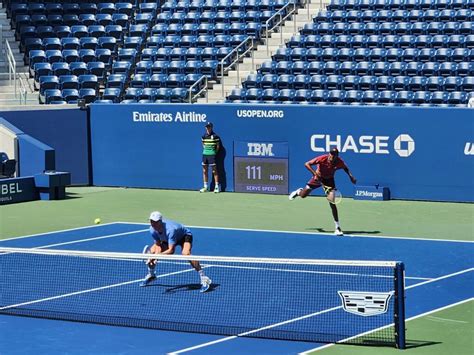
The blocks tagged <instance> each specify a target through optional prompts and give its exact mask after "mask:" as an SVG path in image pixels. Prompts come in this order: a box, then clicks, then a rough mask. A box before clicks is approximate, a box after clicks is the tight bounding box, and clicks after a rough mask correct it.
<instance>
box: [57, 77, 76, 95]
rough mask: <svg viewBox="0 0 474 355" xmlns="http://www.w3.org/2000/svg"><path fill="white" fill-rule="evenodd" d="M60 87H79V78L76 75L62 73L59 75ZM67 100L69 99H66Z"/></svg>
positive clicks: (62, 88)
mask: <svg viewBox="0 0 474 355" xmlns="http://www.w3.org/2000/svg"><path fill="white" fill-rule="evenodd" d="M59 87H60V89H61V90H64V89H76V90H77V89H79V80H78V78H77V76H75V75H61V76H60V77H59ZM66 101H67V100H66Z"/></svg>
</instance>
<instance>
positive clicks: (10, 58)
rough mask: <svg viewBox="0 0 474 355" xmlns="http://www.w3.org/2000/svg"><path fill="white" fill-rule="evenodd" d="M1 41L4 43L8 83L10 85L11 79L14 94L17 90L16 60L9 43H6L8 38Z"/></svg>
mask: <svg viewBox="0 0 474 355" xmlns="http://www.w3.org/2000/svg"><path fill="white" fill-rule="evenodd" d="M3 43H4V44H5V48H4V57H5V63H6V64H7V69H8V83H9V84H10V85H11V84H12V80H13V85H14V87H15V95H16V92H17V89H16V61H15V56H14V55H13V52H12V49H11V47H10V43H8V40H6V39H5V40H4V41H3Z"/></svg>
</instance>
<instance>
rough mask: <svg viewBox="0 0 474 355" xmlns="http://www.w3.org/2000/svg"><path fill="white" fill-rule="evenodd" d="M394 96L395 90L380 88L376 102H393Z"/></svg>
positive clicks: (395, 94)
mask: <svg viewBox="0 0 474 355" xmlns="http://www.w3.org/2000/svg"><path fill="white" fill-rule="evenodd" d="M396 96H397V92H396V91H392V90H382V91H380V92H379V96H378V99H377V102H378V103H381V104H387V103H390V102H394V101H395V98H396Z"/></svg>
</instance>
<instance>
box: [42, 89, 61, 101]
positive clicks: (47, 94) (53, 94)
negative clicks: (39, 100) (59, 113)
mask: <svg viewBox="0 0 474 355" xmlns="http://www.w3.org/2000/svg"><path fill="white" fill-rule="evenodd" d="M62 100H63V95H62V93H61V90H59V89H47V90H45V91H44V103H45V104H50V103H51V102H53V101H62Z"/></svg>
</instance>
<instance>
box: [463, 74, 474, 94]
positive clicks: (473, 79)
mask: <svg viewBox="0 0 474 355" xmlns="http://www.w3.org/2000/svg"><path fill="white" fill-rule="evenodd" d="M461 89H462V91H466V92H471V91H474V76H465V77H463V78H462V79H461Z"/></svg>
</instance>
